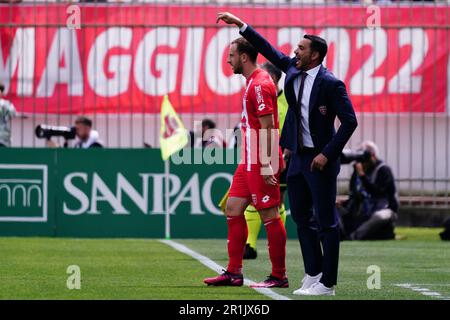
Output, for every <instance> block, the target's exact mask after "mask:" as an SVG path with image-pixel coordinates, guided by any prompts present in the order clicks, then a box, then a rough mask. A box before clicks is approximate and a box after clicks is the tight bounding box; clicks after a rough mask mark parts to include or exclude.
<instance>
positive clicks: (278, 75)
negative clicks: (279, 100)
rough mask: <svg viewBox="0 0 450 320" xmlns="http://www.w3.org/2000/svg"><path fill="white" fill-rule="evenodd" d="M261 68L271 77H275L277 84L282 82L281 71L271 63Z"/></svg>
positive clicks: (265, 63) (266, 63)
mask: <svg viewBox="0 0 450 320" xmlns="http://www.w3.org/2000/svg"><path fill="white" fill-rule="evenodd" d="M261 68H263V69H264V70H267V72H268V73H269V74H270V75H273V76H274V77H275V79H277V80H276V82H278V81H280V79H281V75H282V73H281V70H280V69H278V68H277V67H275V66H274V65H273V64H272V63H270V62H269V61H267V62H264V63H263V64H262V65H261Z"/></svg>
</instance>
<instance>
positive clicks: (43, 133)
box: [35, 124, 76, 140]
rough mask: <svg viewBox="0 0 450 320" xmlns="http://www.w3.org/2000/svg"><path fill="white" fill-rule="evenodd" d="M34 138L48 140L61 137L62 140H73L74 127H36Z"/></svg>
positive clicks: (44, 125)
mask: <svg viewBox="0 0 450 320" xmlns="http://www.w3.org/2000/svg"><path fill="white" fill-rule="evenodd" d="M35 132H36V137H38V138H41V139H42V138H45V139H50V138H51V137H63V138H64V140H71V139H75V134H76V130H75V127H61V126H49V125H46V124H40V125H38V126H37V127H36V130H35Z"/></svg>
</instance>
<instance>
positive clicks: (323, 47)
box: [303, 34, 328, 62]
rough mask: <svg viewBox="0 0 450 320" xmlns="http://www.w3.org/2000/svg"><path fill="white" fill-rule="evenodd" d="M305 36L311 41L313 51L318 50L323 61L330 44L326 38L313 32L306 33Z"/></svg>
mask: <svg viewBox="0 0 450 320" xmlns="http://www.w3.org/2000/svg"><path fill="white" fill-rule="evenodd" d="M303 38H305V39H308V40H310V41H311V51H316V52H318V53H319V60H320V62H322V61H323V59H324V58H325V56H326V55H327V51H328V45H327V42H326V41H325V39H323V38H321V37H319V36H315V35H312V34H305V35H304V36H303Z"/></svg>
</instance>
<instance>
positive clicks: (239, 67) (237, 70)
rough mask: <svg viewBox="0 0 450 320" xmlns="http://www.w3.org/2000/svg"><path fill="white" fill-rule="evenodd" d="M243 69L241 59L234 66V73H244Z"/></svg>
mask: <svg viewBox="0 0 450 320" xmlns="http://www.w3.org/2000/svg"><path fill="white" fill-rule="evenodd" d="M242 71H243V68H242V63H241V62H240V61H239V62H238V63H237V64H236V65H235V66H233V72H234V74H242Z"/></svg>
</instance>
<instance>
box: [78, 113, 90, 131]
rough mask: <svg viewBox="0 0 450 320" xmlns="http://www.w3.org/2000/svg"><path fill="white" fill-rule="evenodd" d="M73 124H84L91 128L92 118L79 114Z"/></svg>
mask: <svg viewBox="0 0 450 320" xmlns="http://www.w3.org/2000/svg"><path fill="white" fill-rule="evenodd" d="M75 124H84V125H85V126H88V127H89V128H92V120H91V119H89V118H88V117H85V116H79V117H78V118H77V119H76V120H75Z"/></svg>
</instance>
